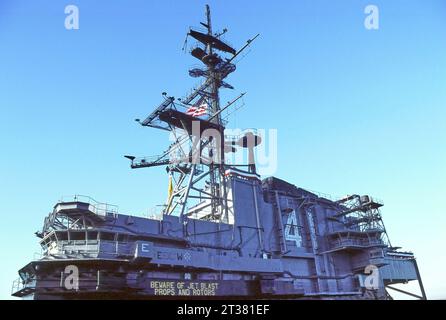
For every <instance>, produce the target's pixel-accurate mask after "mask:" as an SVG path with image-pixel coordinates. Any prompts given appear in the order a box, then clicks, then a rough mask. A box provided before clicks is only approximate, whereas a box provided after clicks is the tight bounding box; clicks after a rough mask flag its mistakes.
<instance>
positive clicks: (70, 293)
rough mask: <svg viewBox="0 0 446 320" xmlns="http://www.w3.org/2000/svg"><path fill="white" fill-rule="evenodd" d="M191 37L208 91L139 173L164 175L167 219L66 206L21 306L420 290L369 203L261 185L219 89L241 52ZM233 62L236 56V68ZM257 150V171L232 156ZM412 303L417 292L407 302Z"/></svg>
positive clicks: (171, 118) (176, 115)
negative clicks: (404, 286) (156, 170)
mask: <svg viewBox="0 0 446 320" xmlns="http://www.w3.org/2000/svg"><path fill="white" fill-rule="evenodd" d="M206 17H207V21H206V23H202V25H203V26H204V27H205V29H206V32H199V31H195V30H190V32H189V36H190V37H192V38H194V39H195V40H197V41H198V43H199V45H198V46H196V47H194V48H193V49H192V51H191V54H192V55H193V56H194V57H195V58H197V59H199V60H200V61H201V62H202V63H203V64H204V66H205V67H204V68H195V69H192V70H190V72H189V73H190V74H191V75H192V76H194V77H203V78H204V80H203V83H202V84H201V85H199V86H198V87H197V88H196V89H194V90H193V91H192V93H190V94H189V95H188V96H186V97H185V98H183V99H175V98H173V97H170V96H168V95H167V94H163V95H164V101H163V102H162V103H161V104H160V105H159V107H157V108H156V109H155V111H154V112H153V113H151V114H150V115H149V116H148V117H146V118H145V119H144V120H142V121H141V120H138V122H139V123H140V124H141V125H142V126H144V127H153V128H157V129H161V130H166V131H169V132H170V133H171V134H172V135H173V136H174V142H173V143H172V144H171V145H170V146H169V148H168V150H166V151H165V152H164V153H163V154H162V155H160V156H156V157H147V158H136V157H134V156H126V157H127V158H128V159H130V160H131V167H132V168H134V169H136V168H147V167H155V166H163V167H165V168H166V169H167V171H168V173H169V194H168V199H167V201H166V203H165V204H164V206H163V210H162V212H161V214H160V215H159V216H158V217H157V218H146V217H138V216H131V215H125V214H122V213H120V212H119V211H118V210H117V208H116V207H115V206H111V205H108V204H104V203H98V202H96V201H94V200H93V199H91V198H88V197H84V196H75V197H73V198H71V199H62V200H61V201H59V202H58V203H57V204H56V205H55V206H54V208H53V211H52V212H51V213H50V214H49V215H48V216H47V217H46V218H45V221H44V226H43V229H42V230H41V231H39V232H37V236H38V237H39V238H40V244H41V246H42V248H43V255H42V257H40V258H39V259H36V260H33V261H31V262H30V263H29V264H27V265H26V266H25V267H23V268H22V269H20V271H19V275H20V278H19V279H18V280H17V281H16V282H15V283H14V286H13V293H12V294H13V295H14V296H17V297H29V298H34V299H76V298H92V299H101V298H126V299H147V298H169V297H176V298H178V297H187V298H190V297H195V298H198V297H215V298H218V297H251V298H274V297H276V298H292V299H389V298H391V297H390V295H389V293H388V290H387V289H396V290H399V291H401V289H397V288H394V287H392V284H401V283H407V282H408V281H411V280H417V281H418V282H419V284H420V289H421V296H419V295H414V294H412V293H408V294H410V295H414V296H416V297H418V298H421V299H425V298H426V295H425V293H424V289H423V286H422V282H421V278H420V274H419V271H418V268H417V264H416V260H415V257H414V255H413V254H412V253H408V252H401V251H398V248H395V247H392V246H391V244H390V241H389V239H388V236H387V232H386V229H385V227H384V224H383V221H382V217H381V214H380V208H381V207H382V205H383V203H382V201H380V200H377V199H375V198H373V197H370V196H368V195H350V196H347V197H345V198H342V199H339V200H332V199H328V198H327V197H324V196H321V195H318V194H316V193H314V192H309V191H307V190H304V189H301V188H298V187H296V186H295V185H293V184H290V183H288V182H286V181H283V180H281V179H278V178H275V177H269V178H266V179H263V180H262V179H261V178H260V176H259V175H258V174H257V172H256V167H255V163H254V156H253V149H254V148H255V147H256V146H257V145H258V144H260V143H261V142H262V137H261V136H259V135H257V134H256V132H252V131H249V132H245V133H244V134H242V135H240V136H237V137H234V136H228V135H225V126H226V122H225V119H224V118H223V117H222V111H223V110H226V109H228V108H230V107H231V106H233V105H234V104H236V103H237V102H238V101H239V99H240V98H241V97H242V96H243V94H241V95H239V96H238V97H236V98H235V99H233V100H232V101H230V102H229V103H228V104H226V105H224V106H221V105H220V99H219V90H220V89H222V88H229V89H231V88H232V86H231V85H230V84H228V83H226V82H224V80H223V79H225V78H226V77H227V76H228V75H229V74H230V73H232V72H234V71H235V69H236V67H235V64H234V59H235V58H236V57H237V56H239V54H240V53H241V52H242V51H243V50H244V49H245V48H246V47H247V46H249V45H250V44H251V43H252V41H253V40H254V39H255V38H256V37H257V36H256V37H254V38H253V39H251V40H249V41H248V42H247V44H246V45H245V46H244V47H243V48H242V49H241V50H239V51H236V50H235V49H233V48H232V47H231V46H229V45H228V44H226V43H225V42H224V41H223V40H221V36H222V35H223V34H224V33H226V30H224V31H223V32H222V33H219V34H218V33H214V32H213V31H212V25H211V17H210V11H209V7H208V6H207V7H206ZM223 55H229V56H228V57H226V58H225V57H224V56H223ZM240 148H246V149H247V150H248V153H249V160H248V163H247V164H229V163H228V162H227V161H226V160H225V159H226V157H225V154H231V153H233V152H236V151H237V149H240ZM405 293H407V292H405Z"/></svg>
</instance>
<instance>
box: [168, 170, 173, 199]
mask: <svg viewBox="0 0 446 320" xmlns="http://www.w3.org/2000/svg"><path fill="white" fill-rule="evenodd" d="M172 192H173V185H172V175H171V174H169V185H168V187H167V202H169V201H170V197H172Z"/></svg>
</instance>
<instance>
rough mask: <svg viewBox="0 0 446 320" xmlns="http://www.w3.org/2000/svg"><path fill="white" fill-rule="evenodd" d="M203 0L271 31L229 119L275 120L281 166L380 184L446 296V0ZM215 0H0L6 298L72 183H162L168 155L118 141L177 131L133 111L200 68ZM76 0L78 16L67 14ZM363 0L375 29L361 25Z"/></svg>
mask: <svg viewBox="0 0 446 320" xmlns="http://www.w3.org/2000/svg"><path fill="white" fill-rule="evenodd" d="M206 2H209V3H210V4H211V7H212V9H213V13H214V23H215V24H216V25H217V26H220V27H221V28H223V27H228V29H229V34H228V36H227V38H228V39H230V40H231V43H232V44H233V45H235V46H236V47H241V46H242V45H243V44H244V41H245V40H246V39H248V38H249V37H251V36H253V35H255V34H256V33H261V37H260V38H259V39H258V41H256V43H255V44H254V45H253V48H252V50H251V52H250V53H249V55H248V56H247V57H246V58H245V59H243V60H242V61H241V62H240V63H239V65H238V71H237V72H236V73H235V74H233V75H232V76H230V78H229V79H228V82H230V83H231V84H233V85H234V86H235V87H236V89H237V91H247V92H248V94H247V96H246V98H245V103H246V106H245V107H244V108H243V109H242V110H241V111H240V112H238V114H237V119H236V121H235V122H234V123H233V125H235V126H237V127H240V128H244V127H249V128H250V127H259V128H277V129H278V136H279V159H278V160H279V167H278V171H277V173H276V176H278V177H281V178H286V179H287V180H289V181H290V182H293V183H295V184H296V185H298V186H300V187H304V188H308V189H311V190H318V191H321V192H324V193H330V194H333V195H344V194H351V193H359V194H370V195H372V196H376V197H379V198H381V199H383V200H384V202H385V207H384V209H383V215H384V219H385V220H384V221H385V223H386V226H387V229H388V232H389V235H390V239H391V240H392V244H394V245H400V246H402V247H403V249H407V250H413V251H414V252H415V253H416V256H417V257H418V261H419V265H420V269H421V272H422V276H423V278H424V282H425V286H426V290H427V292H428V295H429V297H431V298H440V297H443V298H445V297H446V282H445V281H444V280H443V267H444V266H445V265H446V255H445V254H444V248H445V247H446V239H445V238H446V236H445V232H446V231H445V230H446V214H445V210H444V199H445V192H446V170H445V163H446V148H445V141H446V140H445V138H446V105H445V104H446V90H445V86H446V59H445V57H446V2H445V1H442V0H438V1H434V0H432V1H427V0H418V1H415V0H393V1H378V0H374V1H372V0H368V1H362V0H350V1H347V0H336V1H315V0H311V1H310V0H308V1H222V0H219V1H206ZM206 2H205V1H142V0H141V1H136V0H131V1H105V0H104V1H87V0H82V1H74V0H73V1H69V0H64V1H62V0H58V1H55V0H47V1H24V0H23V1H18V0H16V1H12V0H11V1H8V0H2V1H1V2H0V74H1V76H0V150H1V151H0V152H1V157H0V203H1V209H0V212H1V218H2V223H1V226H2V231H1V232H0V241H1V268H0V270H1V272H0V298H4V299H7V298H9V294H10V286H11V283H12V281H13V280H14V279H15V278H17V270H18V268H20V267H22V266H23V265H25V264H26V263H27V262H28V261H29V260H30V259H31V258H32V256H33V253H34V252H36V251H38V249H39V247H38V245H37V238H36V237H35V236H34V235H33V233H34V232H35V231H36V230H38V229H40V228H41V226H42V222H43V218H44V216H45V215H46V214H47V213H48V212H50V211H51V209H52V205H53V204H54V203H55V202H56V201H57V199H58V198H59V197H60V196H61V195H69V194H76V193H78V194H86V195H90V196H92V197H94V198H96V199H98V200H100V201H107V202H110V203H114V204H117V205H119V206H120V209H121V211H123V212H124V213H131V214H141V213H143V212H146V211H147V209H148V208H150V207H153V206H154V205H155V204H157V203H160V202H162V201H163V200H164V199H165V196H166V185H167V177H166V175H165V172H164V170H163V169H160V170H156V169H155V170H136V171H131V170H130V168H129V167H128V162H127V161H126V159H124V158H123V157H122V155H124V154H128V153H130V154H136V155H151V154H157V153H158V152H159V151H161V150H163V149H164V147H165V146H166V135H165V134H164V133H160V132H157V131H156V130H154V129H153V130H151V129H146V128H142V127H140V126H138V125H137V124H136V123H135V122H134V121H133V119H134V118H138V117H141V118H142V117H144V116H146V115H147V114H148V113H149V112H150V111H151V110H152V109H153V108H154V107H155V106H156V105H157V104H159V103H160V101H161V95H160V93H161V92H162V91H168V92H169V94H172V95H175V96H177V97H179V96H182V95H183V94H184V93H185V92H186V91H187V90H188V89H189V88H190V87H191V86H192V85H193V84H194V83H196V81H195V80H194V79H191V78H189V76H188V75H187V69H188V68H189V67H190V66H191V65H193V64H195V61H194V60H193V59H194V58H192V57H190V56H189V55H187V54H184V53H182V52H181V47H182V45H183V41H184V37H185V34H186V32H187V30H188V27H189V26H192V25H197V24H198V22H199V21H202V20H203V11H204V4H205V3H206ZM68 4H76V5H78V7H79V10H80V29H79V30H76V31H67V30H65V28H64V19H65V14H64V8H65V6H66V5H68ZM367 4H375V5H378V7H379V9H380V29H379V30H374V31H370V30H366V29H365V28H364V24H363V21H364V18H365V14H364V8H365V6H366V5H367Z"/></svg>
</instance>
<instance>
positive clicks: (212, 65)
mask: <svg viewBox="0 0 446 320" xmlns="http://www.w3.org/2000/svg"><path fill="white" fill-rule="evenodd" d="M205 17H206V22H205V23H203V22H201V23H200V24H201V25H202V26H204V27H205V28H206V32H205V33H203V32H200V31H197V30H193V29H191V30H190V31H189V33H188V36H190V37H192V38H194V39H195V40H196V41H197V44H196V45H195V46H194V47H192V49H191V52H190V53H191V55H192V56H193V57H194V58H196V59H198V60H200V62H201V63H203V64H204V68H195V69H192V70H189V75H190V76H192V77H202V78H203V82H202V84H201V85H199V86H198V87H197V88H195V89H194V90H193V91H192V92H191V93H190V94H189V95H187V96H186V97H184V98H182V99H181V98H180V99H175V98H174V97H172V96H168V95H167V93H163V96H164V101H163V102H162V103H161V104H160V105H159V106H158V107H157V108H155V110H154V111H153V112H152V113H151V114H150V115H149V116H147V117H146V118H145V119H144V120H143V121H141V120H139V119H137V121H138V122H139V123H140V124H141V125H142V126H146V127H153V128H156V129H162V130H166V131H170V132H171V133H172V135H173V136H174V137H175V141H174V143H172V144H171V145H170V146H169V148H168V150H166V151H165V152H164V153H163V154H161V155H159V156H155V157H147V158H136V157H134V156H126V157H127V158H128V159H130V160H131V168H134V169H136V168H145V167H154V166H166V165H167V167H166V170H167V171H168V172H169V175H170V177H171V178H169V179H171V180H169V181H171V182H172V184H173V187H172V188H169V190H170V191H169V195H170V196H169V199H168V201H167V203H166V205H165V209H164V211H163V213H164V214H175V213H176V214H178V215H179V216H180V218H181V219H182V221H183V222H184V225H186V224H187V217H188V216H194V217H195V218H199V219H206V220H211V221H218V222H220V221H222V219H223V222H227V220H228V207H229V204H228V187H227V179H226V177H225V170H226V168H227V165H226V163H225V151H226V149H225V145H227V144H228V142H227V141H225V135H224V130H225V127H224V122H223V120H222V111H223V110H226V109H227V108H228V107H230V106H232V105H233V104H234V103H236V102H237V101H238V100H239V99H240V98H241V97H242V96H243V95H244V93H243V94H241V95H239V96H238V97H237V98H236V99H233V100H232V101H231V102H230V103H228V104H227V105H225V106H224V107H223V108H221V107H220V93H219V91H220V89H222V88H229V89H233V87H232V86H231V85H230V84H228V83H226V82H224V81H223V79H225V78H226V77H227V76H228V75H229V74H231V73H232V72H234V71H235V69H236V66H235V64H234V63H233V60H234V58H235V57H236V56H237V55H238V54H240V53H241V52H242V51H243V50H244V49H245V48H246V47H248V46H249V45H250V43H251V42H252V41H253V40H254V39H255V38H256V37H257V36H256V37H254V38H253V39H250V40H248V41H247V44H246V45H245V46H243V47H242V48H241V49H240V50H239V51H236V50H235V49H234V48H232V47H231V46H230V45H228V44H227V43H225V42H224V41H222V40H221V39H220V37H221V35H223V34H224V33H226V32H227V30H226V29H223V31H222V32H220V33H214V32H213V26H212V19H211V10H210V7H209V5H206V7H205ZM205 111H206V112H205ZM197 127H198V128H199V132H198V133H197V132H196V130H195V129H196V128H197ZM179 131H182V132H183V135H180V134H179ZM184 133H185V134H184ZM188 147H189V148H188ZM229 150H230V151H229V152H235V151H236V148H235V146H234V143H232V147H231V148H229ZM226 152H228V151H226ZM173 154H175V157H172V155H173ZM194 203H195V204H194ZM185 230H187V228H185Z"/></svg>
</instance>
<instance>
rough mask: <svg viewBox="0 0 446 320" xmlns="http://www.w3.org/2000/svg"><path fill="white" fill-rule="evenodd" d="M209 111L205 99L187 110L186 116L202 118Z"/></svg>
mask: <svg viewBox="0 0 446 320" xmlns="http://www.w3.org/2000/svg"><path fill="white" fill-rule="evenodd" d="M207 109H208V104H207V103H206V101H205V100H204V99H200V100H198V102H197V103H196V104H194V105H193V106H191V107H190V108H189V109H187V111H186V114H188V115H190V116H192V117H201V116H203V115H205V114H206V112H207Z"/></svg>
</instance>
